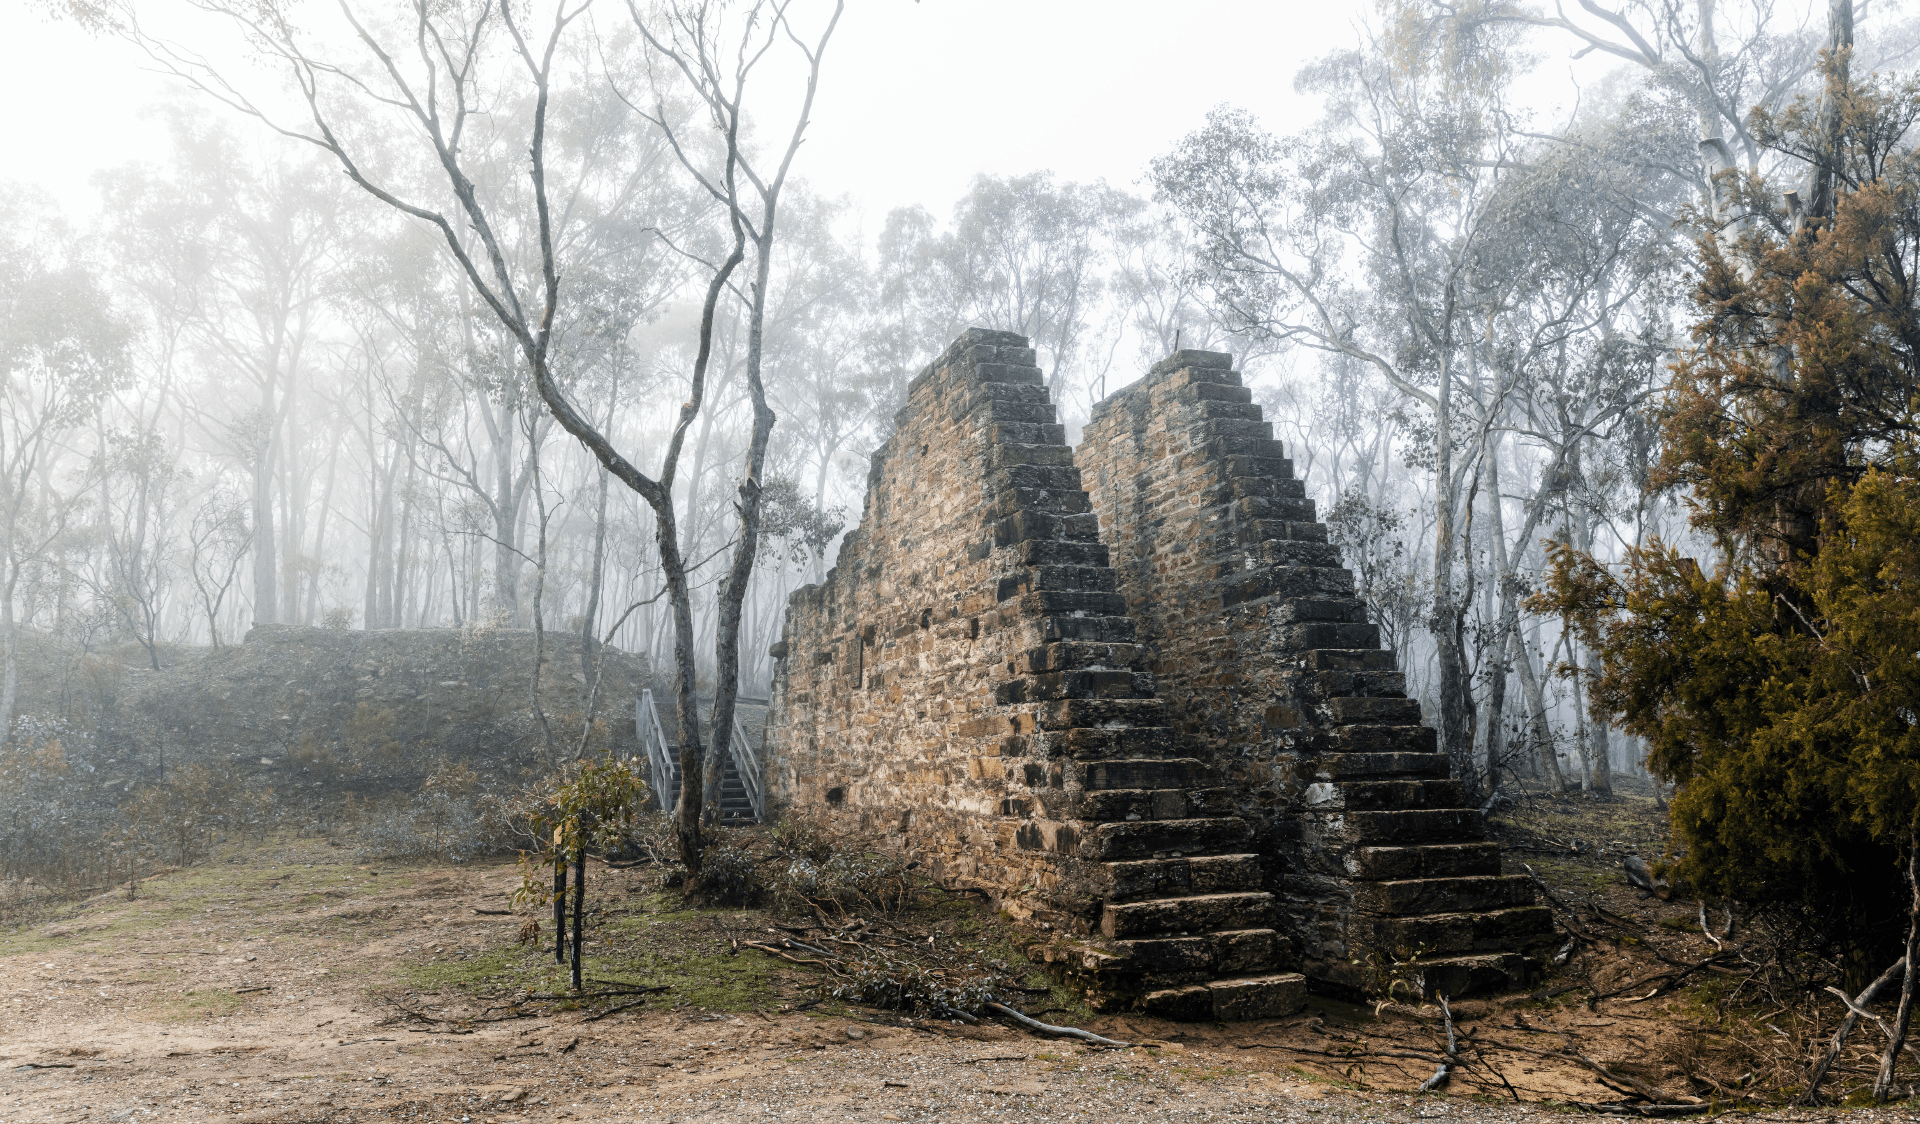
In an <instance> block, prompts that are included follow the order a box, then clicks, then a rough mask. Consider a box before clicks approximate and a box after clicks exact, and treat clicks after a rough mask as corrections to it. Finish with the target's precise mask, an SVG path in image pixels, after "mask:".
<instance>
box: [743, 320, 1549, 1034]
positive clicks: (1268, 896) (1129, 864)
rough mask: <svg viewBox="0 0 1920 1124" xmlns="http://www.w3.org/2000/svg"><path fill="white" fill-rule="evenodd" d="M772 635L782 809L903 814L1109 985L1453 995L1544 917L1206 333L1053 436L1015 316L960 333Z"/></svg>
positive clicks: (1042, 948)
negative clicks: (1006, 325) (855, 514)
mask: <svg viewBox="0 0 1920 1124" xmlns="http://www.w3.org/2000/svg"><path fill="white" fill-rule="evenodd" d="M774 655H775V656H776V657H777V658H778V664H777V670H776V673H775V679H774V689H773V698H772V702H771V709H770V711H769V714H768V724H767V760H768V769H769V774H768V790H769V797H768V799H769V803H770V806H771V807H772V808H773V809H774V811H775V813H776V814H778V813H779V812H782V811H792V810H799V809H804V810H809V811H812V812H814V813H816V814H819V815H823V816H826V817H828V818H830V819H836V818H837V819H840V820H842V821H845V822H846V826H848V827H850V828H853V827H858V828H862V829H865V830H867V831H880V832H886V833H891V834H896V835H897V836H899V837H902V841H903V842H904V843H905V844H906V845H907V846H909V847H911V848H912V849H913V850H914V851H915V852H917V853H918V854H919V855H920V856H922V858H923V859H924V860H925V861H927V862H928V864H929V866H930V867H931V870H932V873H933V876H934V878H935V879H936V880H937V881H939V882H941V883H942V884H943V885H946V886H949V887H953V888H960V887H968V888H973V889H977V890H981V891H984V892H986V893H988V894H989V895H991V896H992V898H993V899H994V900H995V901H996V902H997V903H998V904H999V905H1000V906H1001V907H1002V908H1003V909H1005V910H1007V911H1008V912H1010V913H1012V914H1014V915H1015V916H1017V917H1021V918H1023V919H1025V920H1026V921H1027V922H1028V923H1029V927H1030V928H1031V929H1032V930H1034V931H1036V932H1038V933H1041V934H1044V937H1036V938H1035V940H1034V942H1033V945H1032V949H1031V951H1032V952H1034V953H1035V954H1038V955H1044V956H1045V958H1046V959H1048V960H1050V961H1052V962H1055V963H1057V964H1059V965H1061V966H1062V967H1064V968H1065V969H1066V970H1068V971H1069V972H1070V973H1072V974H1074V975H1075V976H1076V978H1078V979H1079V980H1080V981H1081V982H1082V983H1083V984H1084V985H1085V986H1086V988H1087V990H1088V994H1089V996H1090V998H1092V999H1093V1000H1094V1002H1095V1003H1096V1004H1097V1005H1100V1006H1102V1007H1106V1008H1109V1009H1112V1008H1120V1007H1137V1008H1140V1009H1144V1010H1146V1011H1148V1012H1151V1013H1158V1014H1163V1015H1167V1016H1171V1017H1177V1018H1223V1019H1237V1018H1261V1017H1272V1016H1275V1015H1279V1014H1285V1013H1290V1012H1291V1011H1293V1010H1296V1009H1298V1007H1299V1006H1300V1004H1301V1003H1302V1002H1304V998H1305V993H1306V990H1307V988H1308V987H1309V986H1313V987H1315V988H1317V989H1320V990H1327V991H1331V992H1335V993H1345V994H1349V995H1351V994H1356V993H1361V992H1380V991H1382V990H1384V989H1385V988H1386V987H1387V986H1388V985H1389V984H1390V983H1391V982H1392V981H1393V980H1396V979H1397V980H1401V981H1405V982H1406V983H1410V984H1412V985H1414V986H1417V987H1419V988H1420V989H1422V990H1423V991H1424V992H1425V993H1428V994H1431V993H1435V992H1438V993H1442V994H1447V995H1450V996H1458V995H1461V994H1466V993H1469V992H1475V991H1488V990H1496V989H1501V988H1506V987H1511V986H1517V985H1518V984H1520V983H1522V982H1523V981H1524V980H1525V978H1526V976H1527V975H1528V971H1529V966H1530V964H1531V963H1532V961H1531V960H1530V959H1529V958H1530V956H1532V955H1534V954H1536V953H1537V952H1538V951H1539V950H1540V948H1541V946H1542V944H1543V943H1544V942H1546V941H1549V940H1551V938H1552V928H1551V921H1550V916H1549V914H1548V912H1547V911H1546V910H1545V909H1543V908H1541V907H1540V906H1538V905H1537V904H1535V903H1534V899H1533V894H1532V889H1531V885H1530V882H1529V880H1528V879H1526V878H1525V876H1515V875H1502V874H1501V873H1500V854H1499V848H1498V846H1497V845H1496V844H1494V843H1491V842H1487V841H1485V839H1484V838H1483V836H1484V828H1483V824H1482V819H1481V815H1480V813H1479V811H1478V810H1477V809H1476V808H1474V807H1473V806H1471V805H1469V804H1468V803H1467V802H1466V799H1465V794H1464V792H1463V790H1462V786H1461V784H1460V782H1459V781H1457V780H1454V779H1451V778H1450V776H1449V775H1448V762H1447V758H1446V755H1445V754H1443V753H1440V752H1438V748H1437V741H1436V736H1435V732H1434V730H1433V729H1432V728H1431V727H1428V726H1425V725H1423V724H1422V723H1421V716H1420V706H1419V704H1418V703H1417V702H1416V701H1414V700H1412V699H1409V698H1407V697H1406V695H1405V692H1404V689H1403V686H1404V684H1403V677H1402V676H1401V674H1400V673H1399V672H1398V671H1397V670H1396V667H1395V659H1394V654H1393V653H1392V652H1391V651H1384V650H1382V649H1381V648H1380V643H1379V629H1378V628H1377V627H1376V626H1375V625H1373V624H1370V623H1368V621H1367V620H1366V616H1365V612H1364V606H1363V605H1362V603H1361V602H1360V601H1359V600H1358V599H1357V598H1356V597H1355V596H1354V593H1353V576H1352V574H1351V573H1350V572H1348V571H1347V570H1345V569H1344V568H1342V567H1341V565H1340V557H1339V551H1338V550H1337V548H1335V547H1334V546H1332V545H1330V544H1329V543H1328V542H1327V535H1326V528H1325V527H1324V526H1323V525H1321V524H1319V523H1317V522H1315V520H1314V505H1313V501H1312V500H1309V499H1307V498H1306V492H1305V488H1304V486H1303V484H1302V482H1301V481H1299V480H1296V479H1295V478H1294V476H1293V470H1292V464H1291V462H1290V461H1288V460H1287V459H1285V457H1284V456H1283V454H1282V450H1281V448H1280V445H1279V442H1277V441H1275V440H1274V439H1273V437H1272V431H1271V427H1270V426H1269V425H1268V424H1267V423H1266V422H1264V421H1263V420H1262V418H1261V412H1260V408H1259V407H1258V406H1255V405H1253V403H1252V394H1251V392H1250V391H1249V390H1248V389H1247V388H1246V387H1244V386H1242V385H1241V381H1240V378H1239V376H1238V375H1237V374H1236V373H1235V372H1234V371H1233V369H1232V362H1231V358H1230V357H1229V356H1227V355H1222V354H1216V353H1213V352H1205V351H1181V352H1177V353H1176V354H1174V355H1173V356H1172V357H1170V358H1169V359H1167V360H1166V361H1164V362H1162V363H1159V364H1157V365H1156V366H1154V368H1153V369H1152V371H1151V372H1150V373H1149V374H1148V375H1147V377H1146V378H1144V379H1142V380H1140V381H1139V382H1137V383H1135V384H1134V385H1132V386H1130V387H1128V388H1126V389H1124V390H1121V391H1119V392H1117V393H1115V394H1113V395H1111V396H1109V397H1108V398H1107V399H1106V400H1105V401H1103V402H1101V403H1100V404H1099V405H1098V406H1097V407H1095V409H1094V413H1093V419H1092V421H1091V422H1090V423H1089V424H1088V425H1087V427H1086V430H1085V433H1084V435H1083V439H1082V441H1081V444H1080V446H1079V448H1078V450H1075V449H1073V448H1070V447H1069V446H1068V445H1067V444H1066V440H1065V429H1064V427H1063V426H1061V425H1060V424H1059V423H1057V422H1056V421H1055V420H1054V410H1053V405H1052V403H1051V402H1050V401H1049V399H1048V395H1047V390H1046V387H1045V385H1044V380H1043V378H1042V376H1041V372H1040V371H1039V369H1038V368H1037V367H1035V365H1034V352H1033V350H1032V349H1031V348H1029V347H1028V346H1027V341H1026V340H1025V339H1024V338H1022V337H1020V336H1017V335H1013V334H1010V333H1005V332H989V331H983V330H979V329H974V330H970V331H968V332H967V333H965V334H964V335H962V336H961V337H960V338H959V339H958V340H956V341H955V342H954V343H953V345H952V346H950V347H949V348H947V350H946V352H945V353H944V354H942V355H941V356H940V357H939V358H938V359H937V360H935V361H934V362H933V364H932V365H931V366H930V367H928V368H927V370H926V371H924V372H923V373H922V374H920V375H919V376H918V377H917V378H915V379H914V380H913V382H912V384H911V385H910V386H909V388H908V394H907V403H906V405H905V406H904V407H903V408H902V409H901V410H900V411H899V413H898V414H897V415H896V416H895V433H894V435H893V437H892V438H891V439H889V440H888V441H887V442H886V444H884V445H882V446H881V447H880V449H879V450H878V451H877V452H875V453H874V454H873V458H872V468H871V471H870V472H869V474H868V478H867V496H866V504H865V509H864V512H863V514H862V518H861V522H860V525H859V527H858V528H857V529H856V530H855V531H853V532H852V533H851V534H849V535H848V536H847V538H846V540H845V542H844V543H843V544H842V546H841V548H840V554H839V558H838V562H837V564H836V566H835V567H834V569H833V570H832V571H831V572H830V573H829V574H828V575H827V578H826V581H825V582H824V583H823V584H819V585H811V586H807V587H805V588H803V589H801V590H799V591H797V592H795V593H794V594H793V596H792V598H791V600H790V601H789V604H788V610H787V619H786V625H785V628H784V632H783V635H782V639H781V641H780V643H779V644H778V645H776V646H775V648H774Z"/></svg>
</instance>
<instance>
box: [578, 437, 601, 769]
mask: <svg viewBox="0 0 1920 1124" xmlns="http://www.w3.org/2000/svg"><path fill="white" fill-rule="evenodd" d="M607 482H608V475H607V472H606V470H605V469H602V470H601V471H600V480H599V484H598V486H597V488H596V492H597V494H596V495H595V497H594V505H593V507H594V511H593V562H592V565H591V567H590V569H589V571H588V574H587V608H586V611H585V612H583V613H581V614H580V674H581V675H582V676H583V677H584V679H585V685H584V686H583V687H581V692H582V695H583V696H584V697H583V699H582V702H583V703H585V704H590V703H591V701H592V692H593V688H594V684H595V683H596V682H597V681H598V677H599V670H598V669H599V662H600V661H599V658H598V651H599V648H600V644H599V641H598V639H597V638H596V637H595V635H594V633H595V629H596V627H597V625H596V622H597V621H598V620H599V617H600V584H601V582H602V580H603V575H604V570H605V565H606V556H607ZM582 714H583V715H584V718H583V719H582V720H583V721H584V722H586V723H587V725H588V726H589V727H591V726H592V724H593V710H592V707H591V705H585V706H583V709H582ZM590 732H591V731H590V730H588V731H583V732H582V734H581V738H580V750H579V751H578V752H576V753H575V754H574V755H573V756H574V760H576V761H577V760H579V759H580V755H581V753H584V752H585V750H586V746H587V735H588V734H589V733H590Z"/></svg>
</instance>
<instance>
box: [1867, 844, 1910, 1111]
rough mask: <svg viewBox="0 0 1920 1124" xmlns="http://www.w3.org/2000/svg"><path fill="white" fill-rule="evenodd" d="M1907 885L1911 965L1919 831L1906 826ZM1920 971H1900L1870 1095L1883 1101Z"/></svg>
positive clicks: (1890, 1085)
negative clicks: (1895, 1002)
mask: <svg viewBox="0 0 1920 1124" xmlns="http://www.w3.org/2000/svg"><path fill="white" fill-rule="evenodd" d="M1907 887H1908V889H1909V890H1910V891H1911V892H1912V900H1911V902H1910V904H1909V905H1908V907H1907V951H1906V956H1905V958H1904V962H1905V963H1906V964H1907V965H1909V966H1911V965H1912V964H1913V963H1914V956H1915V955H1916V954H1920V834H1916V833H1915V831H1914V830H1913V829H1912V828H1909V829H1908V830H1907ZM1915 976H1920V972H1914V971H1907V972H1903V973H1901V975H1900V1007H1899V1009H1898V1010H1897V1011H1895V1012H1894V1015H1893V1033H1892V1035H1890V1036H1889V1037H1888V1040H1887V1052H1886V1053H1885V1054H1882V1055H1881V1056H1880V1073H1879V1075H1878V1076H1876V1077H1875V1078H1874V1081H1873V1099H1874V1100H1877V1101H1884V1100H1886V1099H1887V1098H1888V1097H1890V1096H1892V1095H1893V1071H1894V1067H1895V1066H1896V1065H1897V1064H1898V1063H1899V1061H1900V1048H1901V1047H1902V1046H1903V1045H1905V1044H1906V1041H1907V1021H1908V1020H1909V1019H1911V1018H1912V1017H1913V980H1914V977H1915Z"/></svg>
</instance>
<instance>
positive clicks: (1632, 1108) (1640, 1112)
mask: <svg viewBox="0 0 1920 1124" xmlns="http://www.w3.org/2000/svg"><path fill="white" fill-rule="evenodd" d="M1566 1103H1567V1105H1568V1106H1569V1107H1572V1108H1577V1109H1579V1110H1580V1111H1581V1112H1596V1113H1602V1114H1604V1115H1607V1116H1695V1115H1698V1114H1700V1113H1702V1112H1708V1111H1711V1110H1712V1108H1713V1105H1711V1104H1589V1103H1587V1102H1586V1101H1567V1102H1566Z"/></svg>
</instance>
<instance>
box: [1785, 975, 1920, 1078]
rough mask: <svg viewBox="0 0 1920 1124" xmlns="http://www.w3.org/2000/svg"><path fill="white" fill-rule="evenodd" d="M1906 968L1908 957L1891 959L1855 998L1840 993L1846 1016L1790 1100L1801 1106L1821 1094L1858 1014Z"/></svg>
mask: <svg viewBox="0 0 1920 1124" xmlns="http://www.w3.org/2000/svg"><path fill="white" fill-rule="evenodd" d="M1906 970H1907V958H1906V957H1904V956H1903V957H1901V958H1900V959H1898V960H1896V961H1894V962H1893V966H1892V967H1890V968H1888V969H1887V970H1886V971H1884V972H1882V973H1880V978H1879V979H1877V980H1875V981H1873V982H1872V983H1870V984H1868V985H1867V987H1866V990H1865V991H1862V992H1861V993H1860V994H1859V996H1858V997H1857V998H1855V999H1852V1000H1848V999H1847V997H1846V996H1845V995H1844V994H1842V995H1841V996H1840V1000H1841V1002H1843V1003H1846V1005H1847V1017H1846V1018H1845V1019H1843V1020H1842V1021H1841V1023H1840V1029H1838V1030H1836V1031H1834V1032H1833V1038H1832V1040H1831V1041H1829V1042H1828V1044H1827V1052H1826V1055H1825V1056H1823V1057H1822V1058H1821V1059H1820V1061H1819V1063H1818V1064H1816V1065H1815V1066H1814V1067H1813V1075H1812V1076H1811V1077H1808V1078H1807V1091H1806V1092H1804V1093H1802V1094H1800V1095H1799V1096H1798V1097H1796V1098H1795V1099H1794V1102H1793V1103H1795V1104H1800V1105H1804V1104H1811V1103H1812V1102H1813V1100H1814V1098H1816V1097H1818V1096H1819V1095H1820V1085H1821V1083H1822V1082H1824V1081H1826V1079H1827V1070H1829V1069H1831V1068H1832V1067H1833V1063H1834V1061H1835V1060H1837V1059H1838V1058H1839V1057H1840V1050H1841V1048H1842V1047H1844V1046H1845V1045H1846V1044H1847V1035H1849V1034H1852V1033H1853V1028H1854V1027H1855V1026H1856V1025H1858V1023H1859V1022H1860V1016H1861V1015H1862V1014H1863V1013H1865V1012H1864V1008H1865V1007H1866V1005H1867V1004H1869V1003H1871V1002H1873V997H1874V996H1875V995H1877V994H1879V991H1880V989H1881V988H1883V987H1885V986H1887V984H1888V983H1890V982H1892V980H1893V978H1894V977H1895V976H1897V975H1900V974H1901V973H1903V972H1905V971H1906ZM1827 990H1829V991H1831V990H1833V989H1832V988H1828V989H1827ZM1868 1017H1869V1018H1874V1016H1872V1015H1868ZM1874 1021H1875V1022H1878V1021H1879V1020H1878V1019H1877V1018H1874Z"/></svg>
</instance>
